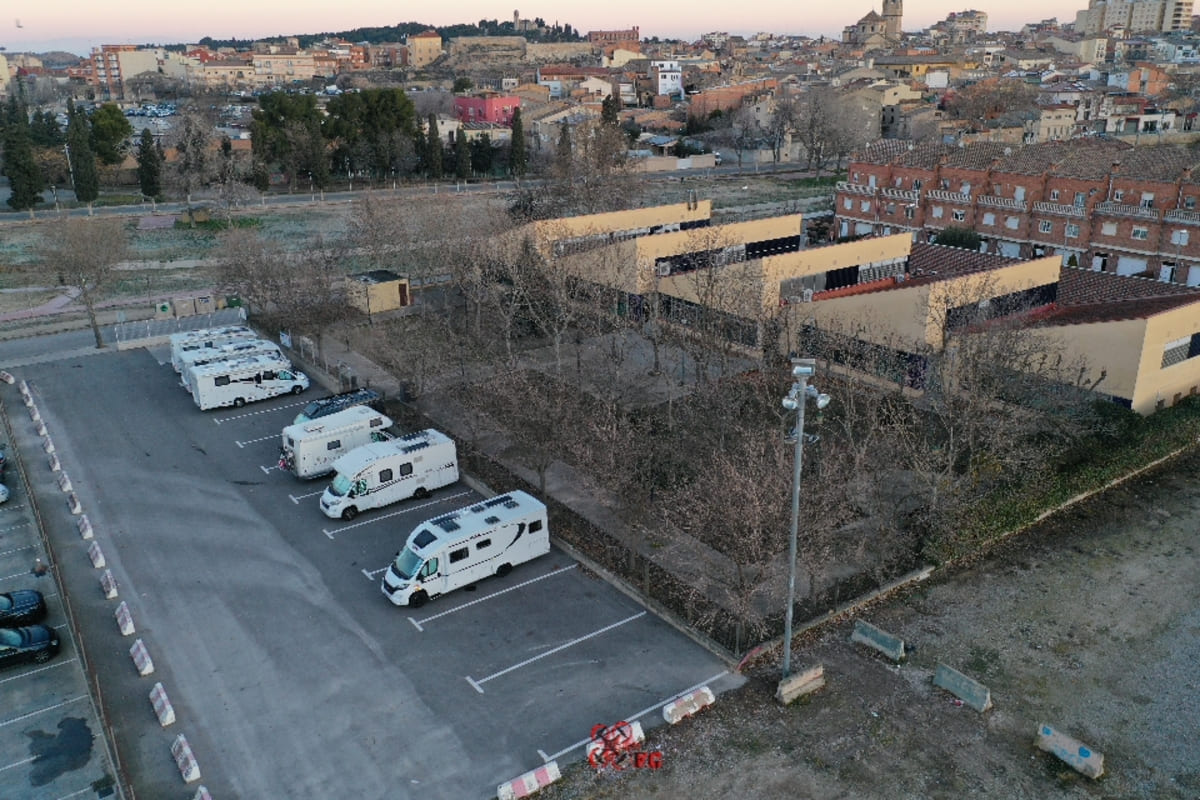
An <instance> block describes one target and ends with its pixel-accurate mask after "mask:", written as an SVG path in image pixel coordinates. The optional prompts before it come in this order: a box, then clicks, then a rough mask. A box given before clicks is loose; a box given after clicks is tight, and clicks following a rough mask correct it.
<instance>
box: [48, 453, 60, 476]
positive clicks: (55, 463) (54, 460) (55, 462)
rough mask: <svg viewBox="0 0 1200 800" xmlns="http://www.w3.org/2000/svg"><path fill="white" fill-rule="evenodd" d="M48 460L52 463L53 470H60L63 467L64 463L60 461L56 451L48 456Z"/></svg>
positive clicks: (51, 469)
mask: <svg viewBox="0 0 1200 800" xmlns="http://www.w3.org/2000/svg"><path fill="white" fill-rule="evenodd" d="M46 460H47V461H48V462H49V463H50V471H51V472H58V471H59V470H61V469H62V464H60V463H58V456H56V455H55V454H54V453H51V454H50V455H49V456H47V458H46Z"/></svg>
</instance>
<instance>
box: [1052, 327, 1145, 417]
mask: <svg viewBox="0 0 1200 800" xmlns="http://www.w3.org/2000/svg"><path fill="white" fill-rule="evenodd" d="M1145 334H1146V321H1145V320H1140V319H1123V320H1117V321H1112V322H1093V323H1085V324H1081V325H1058V326H1052V327H1046V328H1035V329H1033V330H1031V331H1030V335H1031V336H1035V337H1038V338H1041V339H1043V340H1045V342H1046V349H1047V350H1048V351H1054V350H1057V351H1059V352H1061V353H1062V354H1063V357H1064V358H1065V359H1066V361H1067V363H1071V362H1073V361H1082V362H1083V364H1084V365H1086V367H1087V371H1086V373H1085V378H1084V380H1085V381H1086V382H1087V383H1088V385H1091V384H1094V383H1096V381H1099V383H1098V384H1097V385H1096V391H1098V392H1102V393H1104V394H1112V395H1117V396H1118V397H1130V398H1132V397H1133V396H1134V394H1135V388H1136V385H1137V380H1138V371H1139V367H1138V365H1139V362H1140V361H1141V359H1142V350H1143V340H1144V339H1145ZM1159 358H1160V359H1161V358H1162V352H1161V350H1160V351H1159ZM1101 374H1103V375H1104V378H1103V379H1102V380H1101V378H1100V376H1101ZM1150 410H1151V411H1153V410H1154V408H1153V403H1152V404H1151V408H1150ZM1143 413H1146V412H1143Z"/></svg>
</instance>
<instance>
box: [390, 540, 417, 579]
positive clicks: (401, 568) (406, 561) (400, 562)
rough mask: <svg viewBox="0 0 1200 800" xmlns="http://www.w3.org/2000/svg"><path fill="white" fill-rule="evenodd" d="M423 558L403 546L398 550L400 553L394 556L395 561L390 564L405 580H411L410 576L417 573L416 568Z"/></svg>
mask: <svg viewBox="0 0 1200 800" xmlns="http://www.w3.org/2000/svg"><path fill="white" fill-rule="evenodd" d="M422 561H423V559H422V558H421V557H420V556H419V555H417V554H416V553H415V552H413V551H412V550H410V549H409V548H407V547H406V548H404V549H403V550H402V551H400V555H398V556H396V563H395V564H393V565H392V569H394V570H395V572H396V574H397V575H399V576H400V577H401V578H404V579H405V580H412V577H413V576H414V575H416V574H417V570H419V569H420V568H421V563H422Z"/></svg>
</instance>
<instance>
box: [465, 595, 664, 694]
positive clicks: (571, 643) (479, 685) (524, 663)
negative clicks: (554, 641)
mask: <svg viewBox="0 0 1200 800" xmlns="http://www.w3.org/2000/svg"><path fill="white" fill-rule="evenodd" d="M644 616H646V612H645V611H639V612H638V613H636V614H634V615H633V616H632V617H626V618H625V619H623V620H621V621H620V622H614V623H613V624H611V625H605V626H604V627H603V628H601V629H600V630H598V631H592V632H591V633H589V634H588V635H586V636H580V637H579V638H578V639H572V640H571V641H569V642H565V643H564V644H560V645H559V646H558V647H555V648H554V649H552V650H547V651H546V652H544V653H542V654H541V655H537V656H534V657H533V658H527V659H525V660H524V661H522V662H521V663H520V664H513V665H512V666H511V667H505V668H504V669H502V670H500V671H499V672H493V673H492V674H491V675H488V676H487V677H486V678H480V679H479V680H477V681H476V680H472V679H471V676H470V675H468V676H467V683H469V684H471V686H472V687H473V688H474V689H475V691H477V692H479V693H480V694H483V688H482V687H483V684H485V683H487V682H488V681H490V680H495V679H496V678H499V677H500V676H502V675H507V674H508V673H510V672H512V671H513V670H517V669H520V668H521V667H527V666H529V665H530V664H532V663H533V662H535V661H541V660H542V659H543V658H546V657H547V656H552V655H554V654H555V653H558V652H560V651H562V650H566V649H567V648H568V647H574V646H575V645H577V644H579V643H580V642H586V641H587V640H588V639H591V638H593V637H596V636H599V635H600V634H602V633H608V632H609V631H611V630H612V629H613V628H619V627H621V626H622V625H624V624H625V623H627V622H633V621H634V620H635V619H638V618H639V617H644Z"/></svg>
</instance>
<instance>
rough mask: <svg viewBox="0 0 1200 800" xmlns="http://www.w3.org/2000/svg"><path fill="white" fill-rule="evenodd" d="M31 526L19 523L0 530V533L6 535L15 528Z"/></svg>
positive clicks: (28, 523) (29, 523)
mask: <svg viewBox="0 0 1200 800" xmlns="http://www.w3.org/2000/svg"><path fill="white" fill-rule="evenodd" d="M32 524H33V523H31V522H28V521H27V522H22V523H19V524H17V525H9V526H8V527H7V528H0V533H7V532H8V531H15V530H16V529H17V528H28V527H29V526H30V525H32Z"/></svg>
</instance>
